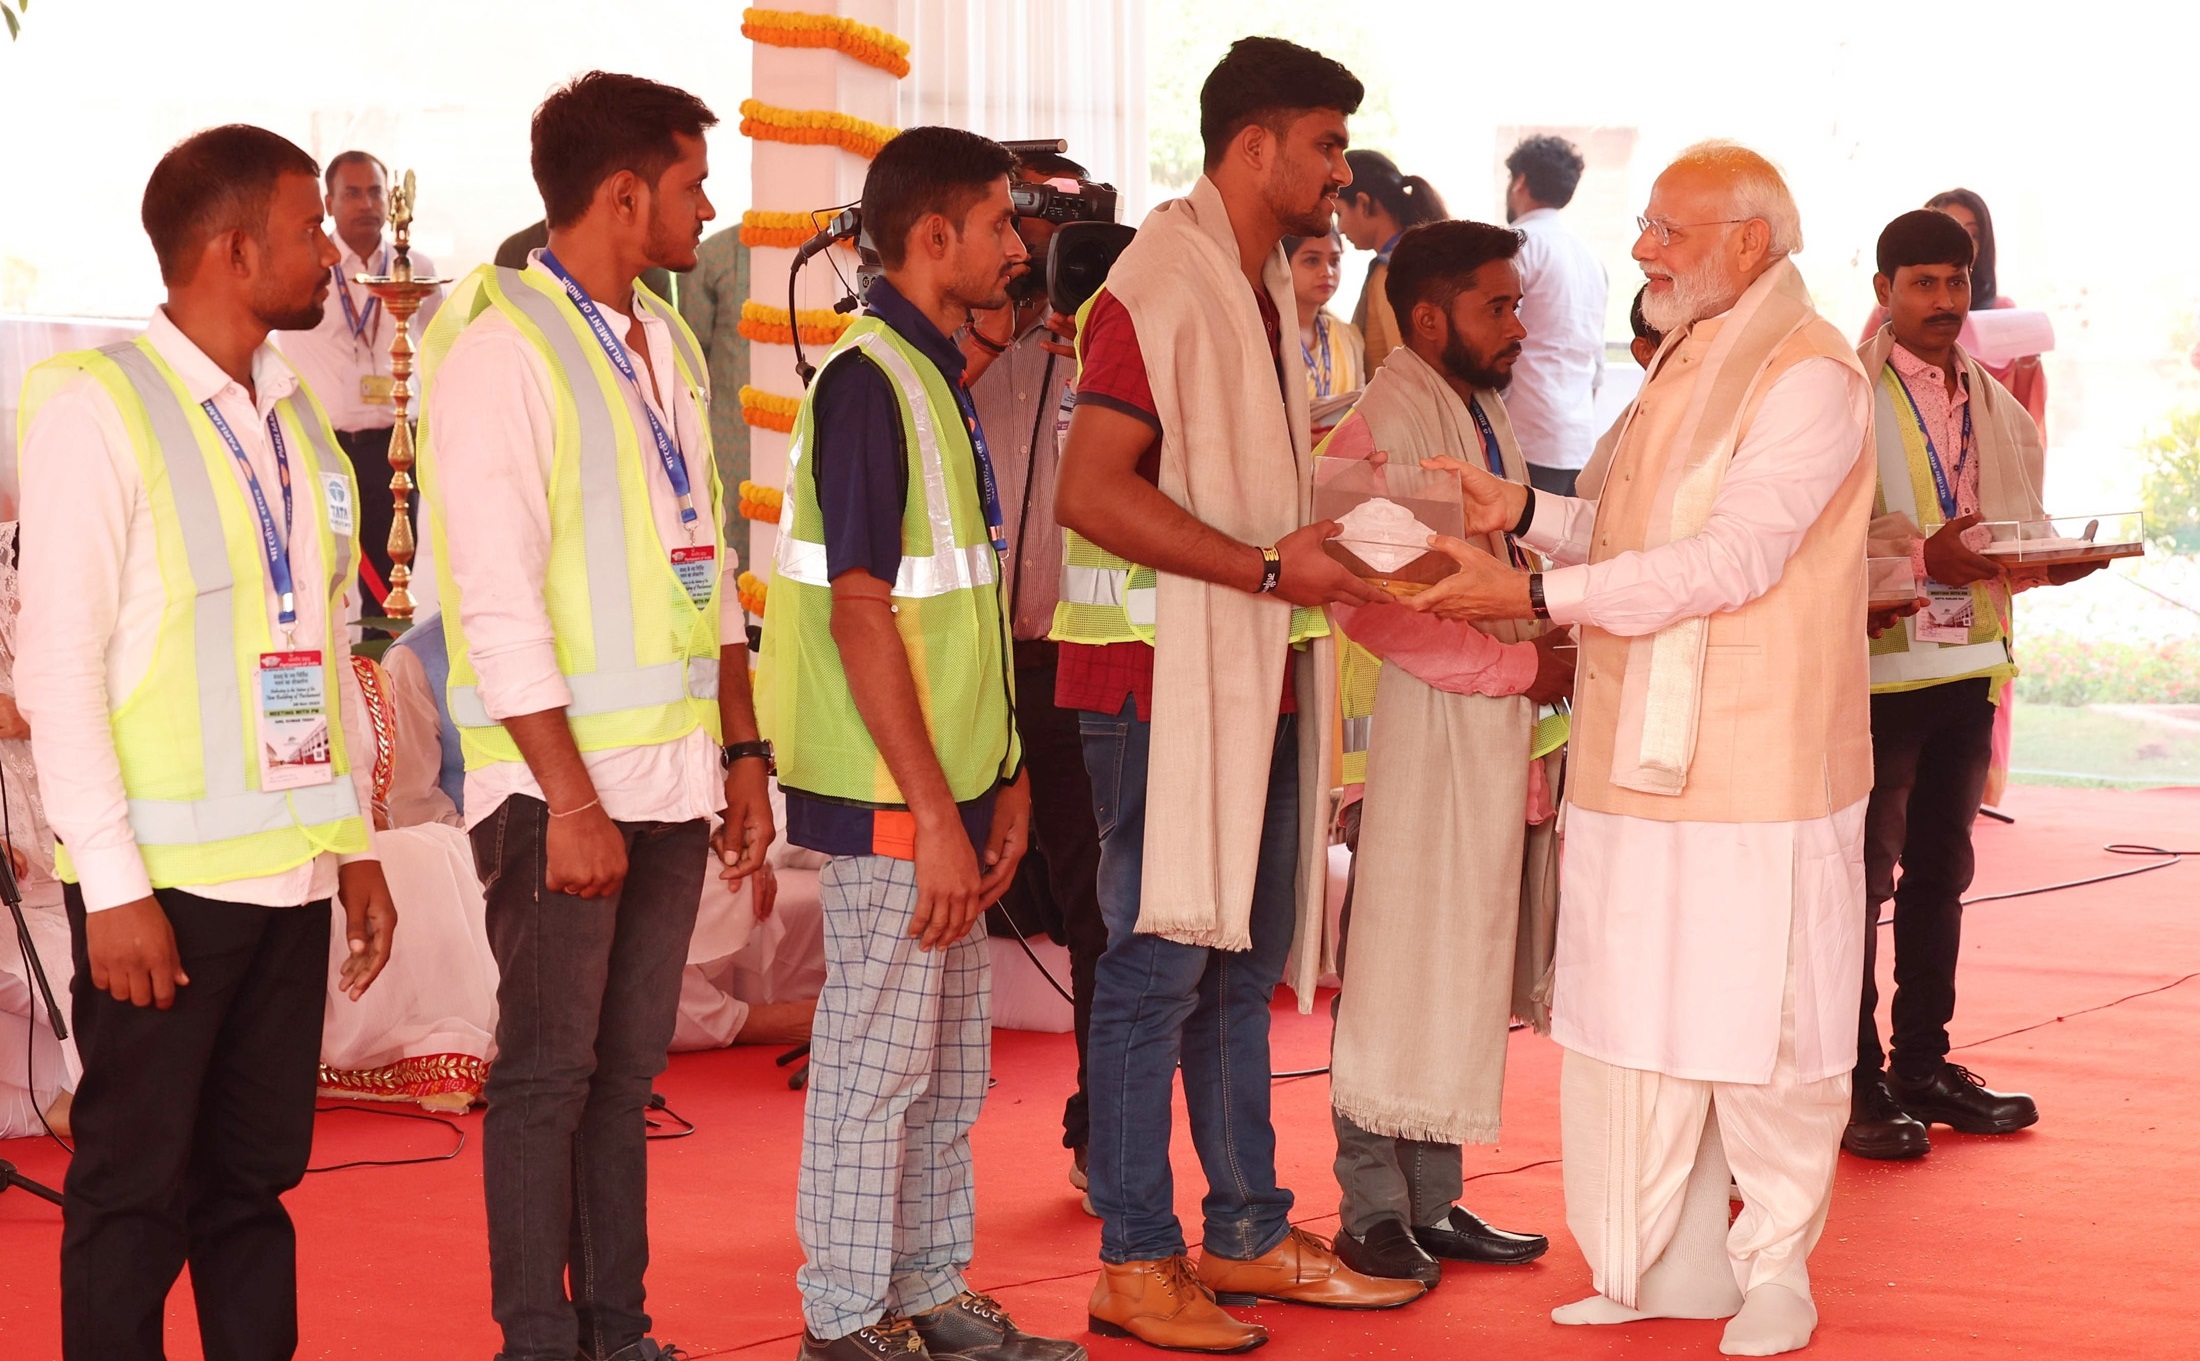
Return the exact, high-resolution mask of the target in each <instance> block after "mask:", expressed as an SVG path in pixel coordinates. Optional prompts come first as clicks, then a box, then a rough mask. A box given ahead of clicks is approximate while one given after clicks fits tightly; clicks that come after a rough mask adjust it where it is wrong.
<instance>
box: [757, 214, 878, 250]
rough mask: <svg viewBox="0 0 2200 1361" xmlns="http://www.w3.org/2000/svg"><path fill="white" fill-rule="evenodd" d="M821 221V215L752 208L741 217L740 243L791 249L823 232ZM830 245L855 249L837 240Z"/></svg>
mask: <svg viewBox="0 0 2200 1361" xmlns="http://www.w3.org/2000/svg"><path fill="white" fill-rule="evenodd" d="M823 218H824V214H822V213H774V212H767V211H765V210H763V209H760V208H751V209H749V210H748V211H747V212H745V213H743V214H741V244H742V245H744V246H748V247H750V248H751V249H754V248H755V247H757V246H777V247H779V248H780V249H782V250H793V249H795V248H796V247H798V246H800V245H802V244H803V243H804V242H806V241H808V240H809V239H810V238H811V237H813V236H815V235H817V234H818V232H820V231H822V230H823V229H824V227H825V223H824V221H823ZM833 244H834V245H836V246H840V247H842V248H843V249H846V250H854V249H855V244H856V243H855V242H853V241H836V242H834V243H833Z"/></svg>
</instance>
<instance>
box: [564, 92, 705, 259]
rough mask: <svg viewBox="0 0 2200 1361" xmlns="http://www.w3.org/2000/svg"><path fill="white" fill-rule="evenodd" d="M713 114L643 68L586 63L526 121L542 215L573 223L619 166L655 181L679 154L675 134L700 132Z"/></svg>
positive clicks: (649, 180) (691, 134) (637, 175)
mask: <svg viewBox="0 0 2200 1361" xmlns="http://www.w3.org/2000/svg"><path fill="white" fill-rule="evenodd" d="M717 125H718V115H716V114H714V113H712V112H711V111H710V108H709V106H708V105H706V104H704V103H703V101H702V100H700V99H697V98H696V97H695V96H694V95H691V94H689V93H688V92H687V91H685V90H681V89H675V88H674V87H672V86H670V85H660V84H659V83H657V82H656V81H654V80H645V79H643V78H642V77H640V76H623V75H619V74H616V73H615V72H611V71H590V72H589V73H588V74H586V75H584V76H578V77H576V78H574V79H573V80H571V81H569V82H567V83H566V84H564V85H561V86H559V87H558V88H557V89H555V90H552V91H551V92H550V97H549V98H548V99H545V100H543V101H542V106H541V107H540V108H538V109H536V110H535V121H534V124H533V126H532V127H531V128H530V129H529V141H530V143H531V154H530V156H529V163H530V164H531V165H532V167H533V169H534V172H535V188H536V189H538V190H540V191H541V193H542V211H543V220H544V221H545V222H547V223H549V224H550V225H551V226H553V227H570V226H572V225H573V224H574V223H575V222H578V221H579V220H580V219H581V217H582V215H583V214H585V213H587V211H588V205H589V204H590V203H592V202H594V201H595V198H596V186H598V185H600V184H602V183H603V182H604V181H605V180H607V179H610V178H611V177H612V176H613V175H616V174H618V173H619V172H620V171H622V170H631V171H633V172H634V174H635V175H636V177H638V178H639V179H641V180H642V181H644V182H645V183H647V184H649V185H650V186H651V187H652V188H654V187H655V186H656V184H657V181H658V180H659V179H662V178H663V177H664V173H665V169H666V168H667V167H668V166H670V165H671V164H672V163H673V162H674V161H676V160H678V159H680V144H679V143H678V142H677V141H675V140H674V138H675V137H676V136H683V137H701V136H702V135H703V133H704V132H705V130H707V129H709V128H713V127H716V126H717Z"/></svg>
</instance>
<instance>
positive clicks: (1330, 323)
mask: <svg viewBox="0 0 2200 1361" xmlns="http://www.w3.org/2000/svg"><path fill="white" fill-rule="evenodd" d="M1283 249H1284V254H1285V256H1286V258H1288V259H1289V260H1290V261H1291V292H1292V294H1293V296H1295V297H1296V298H1297V299H1298V303H1299V357H1300V358H1301V359H1304V360H1305V361H1306V395H1307V396H1308V397H1310V398H1312V399H1313V400H1315V401H1320V400H1321V399H1322V398H1324V397H1335V396H1338V395H1340V394H1343V393H1347V392H1357V391H1359V390H1360V387H1361V385H1362V384H1363V383H1364V382H1365V381H1366V342H1365V341H1363V340H1362V339H1361V338H1360V332H1359V328H1358V327H1356V326H1354V325H1353V324H1352V323H1351V322H1349V321H1345V320H1343V319H1341V318H1339V317H1336V316H1333V315H1331V314H1330V311H1329V308H1328V303H1329V300H1330V299H1331V298H1333V297H1335V296H1336V295H1337V283H1338V278H1339V268H1340V266H1341V265H1342V264H1343V262H1344V241H1343V239H1342V238H1341V237H1339V236H1338V235H1337V233H1336V231H1335V230H1334V229H1332V230H1331V231H1330V233H1329V235H1327V236H1287V237H1285V238H1283Z"/></svg>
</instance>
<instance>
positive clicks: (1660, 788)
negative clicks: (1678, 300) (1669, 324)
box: [1594, 259, 1818, 795]
mask: <svg viewBox="0 0 2200 1361" xmlns="http://www.w3.org/2000/svg"><path fill="white" fill-rule="evenodd" d="M1817 316H1818V313H1817V311H1816V310H1815V309H1814V308H1813V307H1812V306H1811V301H1810V290H1809V289H1808V288H1806V287H1805V286H1804V284H1803V276H1802V274H1801V272H1800V271H1798V270H1797V269H1796V268H1795V265H1794V262H1792V261H1790V260H1786V259H1783V260H1781V261H1780V262H1779V263H1778V264H1775V265H1773V266H1772V267H1771V268H1770V269H1767V270H1766V271H1765V272H1764V273H1763V274H1760V275H1758V276H1757V278H1756V279H1755V281H1753V282H1752V283H1751V284H1750V285H1749V287H1748V288H1747V289H1745V290H1743V292H1742V296H1741V299H1740V301H1738V302H1736V303H1735V304H1734V307H1733V308H1732V310H1730V311H1728V312H1727V313H1725V314H1724V315H1723V317H1721V318H1720V326H1719V331H1718V334H1717V336H1716V337H1715V338H1714V339H1713V340H1712V342H1711V348H1710V350H1709V351H1708V352H1707V353H1706V354H1705V356H1704V363H1703V370H1702V372H1703V374H1704V376H1703V377H1701V378H1699V379H1698V380H1697V381H1696V383H1695V385H1694V392H1693V394H1692V396H1691V399H1690V402H1689V406H1688V409H1687V411H1686V412H1685V413H1684V414H1683V415H1682V417H1681V423H1680V426H1679V428H1678V430H1677V431H1676V432H1675V435H1674V443H1675V445H1676V446H1677V453H1676V455H1675V456H1674V457H1673V458H1671V459H1670V460H1668V461H1667V463H1666V465H1665V469H1664V472H1663V475H1662V477H1661V479H1660V481H1659V484H1658V489H1657V498H1656V501H1655V503H1654V508H1653V509H1652V511H1651V516H1650V526H1649V529H1648V532H1647V533H1645V535H1644V536H1643V543H1642V545H1641V546H1642V547H1643V548H1645V549H1650V548H1659V547H1662V546H1664V545H1666V544H1669V543H1674V542H1677V541H1679V540H1681V539H1686V538H1690V537H1692V536H1694V535H1695V534H1697V533H1699V532H1701V530H1702V529H1703V527H1704V524H1705V523H1706V522H1707V521H1708V520H1709V519H1710V517H1711V507H1712V505H1713V503H1714V502H1715V501H1716V500H1717V499H1718V495H1719V484H1720V483H1721V482H1723V481H1724V480H1725V478H1726V469H1727V465H1728V464H1729V463H1730V462H1732V461H1733V458H1734V449H1735V446H1736V444H1737V443H1738V442H1739V440H1740V435H1741V424H1742V417H1743V415H1744V413H1745V412H1746V410H1747V409H1748V406H1749V397H1750V394H1751V393H1752V392H1753V391H1754V390H1755V389H1756V387H1757V383H1758V380H1759V379H1760V377H1761V376H1762V375H1763V374H1764V372H1765V370H1766V368H1767V367H1768V366H1769V365H1770V364H1771V363H1772V360H1773V357H1774V356H1775V355H1777V354H1778V353H1779V351H1780V347H1781V346H1782V345H1783V344H1784V343H1786V341H1787V339H1788V337H1789V336H1791V335H1793V334H1795V332H1797V331H1799V330H1801V329H1802V328H1803V327H1805V326H1807V325H1809V324H1810V323H1811V322H1812V321H1814V320H1816V319H1817ZM1690 329H1691V328H1690V327H1686V326H1683V327H1676V328H1675V329H1674V331H1673V333H1672V334H1670V335H1668V336H1667V337H1666V338H1665V343H1664V345H1663V346H1661V347H1660V348H1659V351H1658V357H1657V358H1656V359H1654V360H1652V361H1651V364H1650V372H1649V374H1648V375H1647V376H1646V377H1645V378H1644V380H1643V390H1644V392H1645V393H1647V392H1648V391H1649V389H1650V387H1651V385H1652V384H1654V383H1655V382H1656V381H1657V378H1658V369H1659V366H1660V365H1661V364H1663V363H1664V362H1665V359H1666V356H1668V355H1670V354H1671V353H1672V352H1673V350H1674V348H1675V346H1677V345H1678V344H1679V343H1680V341H1681V339H1682V337H1684V336H1686V335H1687V334H1688V332H1689V330H1690ZM1640 405H1641V399H1640V398H1637V399H1636V404H1635V406H1633V407H1630V408H1629V409H1628V414H1627V415H1626V416H1624V417H1622V418H1621V420H1620V423H1619V426H1618V427H1617V428H1616V430H1615V432H1614V433H1613V435H1611V436H1608V437H1607V438H1609V439H1611V441H1612V444H1613V446H1614V447H1615V448H1617V447H1618V446H1619V445H1620V444H1623V443H1624V442H1625V440H1626V427H1627V426H1628V425H1629V424H1630V423H1631V422H1632V420H1633V417H1634V413H1635V411H1636V410H1638V409H1640ZM1597 473H1598V476H1597V477H1596V478H1595V479H1594V482H1595V485H1596V486H1598V487H1601V486H1602V485H1603V477H1602V473H1603V468H1602V467H1599V468H1598V469H1597ZM1709 630H1710V621H1709V620H1708V619H1705V618H1703V617H1701V616H1699V617H1695V618H1690V619H1681V620H1676V621H1675V622H1673V623H1671V624H1668V625H1666V626H1665V627H1664V628H1662V629H1659V630H1658V631H1657V632H1656V633H1652V634H1648V635H1646V636H1644V637H1640V638H1634V639H1631V640H1629V643H1628V647H1627V672H1626V677H1625V679H1624V680H1623V681H1622V682H1621V687H1620V710H1619V733H1618V742H1617V746H1616V750H1615V752H1614V754H1613V761H1612V783H1614V784H1616V785H1618V786H1619V787H1620V788H1622V789H1632V790H1636V791H1639V792H1641V793H1644V794H1669V795H1678V794H1679V793H1681V792H1682V791H1683V790H1684V789H1686V788H1687V787H1688V767H1689V763H1690V762H1691V761H1692V760H1693V759H1694V757H1695V751H1696V723H1697V719H1698V717H1699V716H1700V713H1701V708H1702V701H1703V659H1704V644H1705V639H1706V637H1707V635H1708V633H1709Z"/></svg>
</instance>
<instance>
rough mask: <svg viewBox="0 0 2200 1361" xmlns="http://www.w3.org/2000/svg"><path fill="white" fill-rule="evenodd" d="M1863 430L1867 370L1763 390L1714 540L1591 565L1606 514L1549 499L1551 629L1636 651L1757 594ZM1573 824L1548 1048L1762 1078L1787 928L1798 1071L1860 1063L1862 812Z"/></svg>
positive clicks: (1832, 367) (1542, 507) (1813, 515)
mask: <svg viewBox="0 0 2200 1361" xmlns="http://www.w3.org/2000/svg"><path fill="white" fill-rule="evenodd" d="M1869 420H1870V393H1869V391H1868V389H1867V388H1866V387H1865V385H1864V384H1863V382H1862V381H1860V380H1859V379H1858V378H1857V377H1856V375H1855V374H1853V373H1851V372H1850V371H1849V370H1847V369H1846V368H1844V367H1842V366H1841V365H1839V364H1837V363H1834V362H1833V361H1832V360H1827V359H1811V360H1806V361H1804V362H1803V363H1801V364H1798V365H1796V366H1795V367H1794V368H1792V369H1790V370H1788V372H1787V373H1785V374H1784V375H1782V376H1781V377H1780V379H1779V380H1778V381H1777V382H1776V383H1774V384H1773V387H1772V390H1771V391H1770V392H1769V393H1767V394H1766V395H1765V400H1764V404H1763V406H1762V407H1761V408H1760V409H1759V411H1758V414H1757V416H1756V418H1755V419H1754V420H1753V421H1752V422H1751V423H1750V427H1749V433H1748V435H1747V436H1746V437H1745V438H1744V439H1743V441H1742V444H1741V447H1740V448H1738V449H1737V450H1735V453H1734V459H1733V462H1732V464H1731V465H1730V466H1729V468H1728V471H1727V474H1726V479H1725V481H1724V482H1723V483H1722V484H1721V486H1720V488H1719V493H1718V496H1717V499H1716V501H1715V502H1714V504H1713V508H1712V513H1711V518H1710V520H1709V522H1708V523H1707V524H1706V525H1705V528H1704V530H1703V531H1702V532H1701V533H1699V534H1696V535H1694V536H1692V537H1690V538H1687V539H1682V540H1679V541H1677V542H1675V543H1672V544H1668V545H1666V546H1664V547H1661V548H1654V549H1649V550H1645V551H1639V552H1632V553H1624V554H1621V555H1619V556H1617V557H1614V558H1611V559H1608V560H1606V561H1604V562H1600V563H1594V564H1591V563H1588V561H1587V559H1588V554H1589V546H1590V542H1591V536H1592V533H1593V529H1594V523H1595V519H1596V503H1595V502H1594V501H1587V500H1577V499H1572V498H1566V497H1555V496H1548V495H1544V494H1540V493H1539V494H1538V495H1537V497H1536V514H1535V520H1534V523H1533V524H1532V525H1530V527H1529V530H1528V533H1527V535H1526V536H1525V537H1526V540H1527V542H1528V543H1529V545H1530V546H1531V547H1533V548H1535V549H1536V550H1537V551H1539V552H1542V553H1544V554H1545V555H1547V556H1549V557H1550V558H1552V559H1553V560H1554V561H1555V562H1559V563H1566V564H1577V565H1571V566H1564V567H1559V568H1556V569H1554V570H1552V571H1551V572H1549V573H1547V574H1546V575H1545V578H1544V597H1545V600H1546V602H1547V603H1548V605H1549V607H1550V612H1551V618H1552V619H1553V620H1555V621H1557V622H1559V623H1562V624H1591V625H1594V626H1596V627H1598V628H1602V629H1605V630H1608V631H1609V632H1612V633H1616V634H1620V635H1622V636H1628V637H1632V636H1636V635H1641V634H1647V633H1653V632H1655V631H1657V630H1658V629H1660V628H1663V627H1664V626H1665V625H1666V624H1669V623H1671V622H1673V621H1674V620H1677V619H1685V618H1689V617H1692V616H1698V615H1709V614H1716V613H1719V612H1721V611H1724V610H1732V609H1736V608H1739V607H1740V606H1742V605H1744V604H1747V603H1748V602H1749V601H1752V600H1755V599H1756V598H1758V597H1759V596H1761V595H1763V594H1765V592H1767V591H1769V590H1771V589H1772V587H1773V586H1774V585H1776V584H1777V583H1778V582H1779V579H1780V575H1781V572H1782V571H1783V569H1784V568H1785V567H1786V565H1787V562H1788V559H1789V558H1790V557H1791V556H1793V554H1794V553H1795V551H1796V549H1797V548H1798V547H1799V546H1800V545H1801V543H1802V541H1803V537H1804V535H1805V534H1807V533H1808V532H1809V530H1810V527H1811V525H1812V524H1813V523H1814V522H1815V521H1816V520H1817V519H1818V517H1819V515H1820V514H1821V513H1823V512H1824V510H1825V508H1826V506H1827V504H1828V503H1829V502H1831V501H1832V499H1833V497H1834V495H1835V494H1836V493H1837V492H1838V491H1839V490H1840V487H1841V484H1842V482H1843V481H1844V480H1845V479H1846V478H1847V477H1848V475H1849V472H1850V470H1851V469H1852V468H1853V467H1854V466H1855V461H1856V459H1857V458H1858V457H1859V456H1860V454H1861V452H1862V450H1863V447H1864V431H1865V428H1866V426H1867V424H1868V423H1869ZM1833 626H1836V625H1832V624H1830V623H1829V627H1833ZM1862 645H1863V643H1862V640H1861V639H1859V640H1858V646H1859V647H1861V646H1862ZM1566 819H1567V821H1566V824H1565V837H1566V841H1565V852H1564V860H1563V862H1562V868H1561V873H1560V897H1559V914H1558V945H1557V955H1556V960H1555V966H1554V977H1553V993H1552V1004H1551V1036H1552V1038H1553V1039H1555V1040H1557V1041H1558V1042H1559V1043H1560V1044H1562V1045H1564V1046H1565V1047H1566V1048H1568V1049H1571V1050H1574V1051H1575V1052H1577V1053H1581V1054H1586V1055H1588V1056H1589V1057H1591V1058H1595V1059H1599V1060H1602V1061H1603V1062H1606V1063H1609V1064H1614V1065H1616V1066H1619V1067H1623V1068H1637V1069H1644V1070H1648V1071H1651V1072H1657V1073H1664V1074H1667V1075H1669V1076H1672V1077H1683V1078H1692V1079H1696V1080H1699V1081H1706V1082H1734V1083H1764V1082H1768V1081H1770V1080H1771V1079H1772V1076H1773V1067H1774V1062H1775V1059H1776V1058H1777V1056H1778V1054H1779V1050H1780V1030H1781V1025H1780V1013H1781V995H1782V989H1783V985H1784V982H1785V980H1786V977H1787V965H1788V958H1789V951H1788V944H1789V933H1790V931H1791V930H1792V931H1793V933H1794V937H1795V947H1796V948H1795V955H1794V958H1795V1040H1794V1047H1795V1068H1796V1073H1795V1076H1796V1077H1797V1079H1798V1080H1801V1081H1805V1082H1808V1081H1814V1080H1816V1079H1819V1078H1825V1077H1831V1076H1834V1075H1835V1074H1837V1073H1845V1072H1848V1071H1849V1070H1850V1069H1851V1068H1853V1067H1854V1066H1855V1063H1856V1009H1857V1004H1858V992H1859V989H1860V988H1861V986H1862V978H1863V951H1864V937H1863V930H1862V925H1861V921H1860V917H1859V914H1860V913H1861V912H1862V910H1863V907H1862V904H1863V901H1864V881H1863V871H1864V866H1863V830H1864V803H1863V801H1862V800H1859V801H1858V802H1857V803H1855V804H1853V805H1851V806H1850V807H1847V808H1844V809H1840V810H1838V811H1836V812H1834V813H1832V814H1831V815H1829V816H1827V817H1822V818H1812V819H1808V820H1805V821H1801V822H1740V823H1706V822H1664V821H1658V820H1655V819H1650V818H1638V817H1630V816H1624V815H1619V814H1611V813H1597V812H1591V811H1589V810H1587V809H1583V808H1581V807H1578V806H1574V807H1569V808H1568V809H1567V810H1566Z"/></svg>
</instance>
